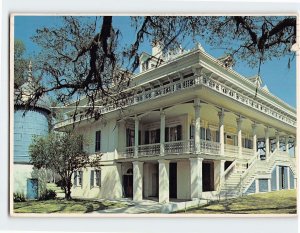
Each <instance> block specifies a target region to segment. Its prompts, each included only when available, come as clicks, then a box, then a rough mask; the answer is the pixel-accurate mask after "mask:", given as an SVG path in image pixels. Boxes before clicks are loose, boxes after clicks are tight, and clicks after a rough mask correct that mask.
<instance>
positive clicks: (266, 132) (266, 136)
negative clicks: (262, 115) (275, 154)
mask: <svg viewBox="0 0 300 233" xmlns="http://www.w3.org/2000/svg"><path fill="white" fill-rule="evenodd" d="M265 148H266V160H268V159H269V156H270V139H269V127H268V126H267V128H265Z"/></svg>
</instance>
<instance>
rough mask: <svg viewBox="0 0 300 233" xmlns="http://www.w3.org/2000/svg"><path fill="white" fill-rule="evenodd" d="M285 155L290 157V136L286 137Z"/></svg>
mask: <svg viewBox="0 0 300 233" xmlns="http://www.w3.org/2000/svg"><path fill="white" fill-rule="evenodd" d="M285 153H286V154H287V155H289V136H286V137H285Z"/></svg>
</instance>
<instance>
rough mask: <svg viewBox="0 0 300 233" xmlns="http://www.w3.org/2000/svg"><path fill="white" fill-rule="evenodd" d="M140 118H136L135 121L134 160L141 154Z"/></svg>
mask: <svg viewBox="0 0 300 233" xmlns="http://www.w3.org/2000/svg"><path fill="white" fill-rule="evenodd" d="M139 123H140V122H139V118H138V117H135V120H134V158H137V157H138V153H139Z"/></svg>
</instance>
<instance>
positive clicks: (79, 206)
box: [14, 199, 127, 213]
mask: <svg viewBox="0 0 300 233" xmlns="http://www.w3.org/2000/svg"><path fill="white" fill-rule="evenodd" d="M126 206H127V205H126V204H124V203H119V202H110V201H104V202H100V201H96V200H95V201H91V200H79V199H73V200H64V199H55V200H47V201H37V200H32V201H26V202H16V203H14V213H90V212H93V211H98V210H104V209H111V208H121V207H126Z"/></svg>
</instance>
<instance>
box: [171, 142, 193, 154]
mask: <svg viewBox="0 0 300 233" xmlns="http://www.w3.org/2000/svg"><path fill="white" fill-rule="evenodd" d="M193 152H194V140H187V141H174V142H165V153H167V154H179V153H193Z"/></svg>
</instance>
